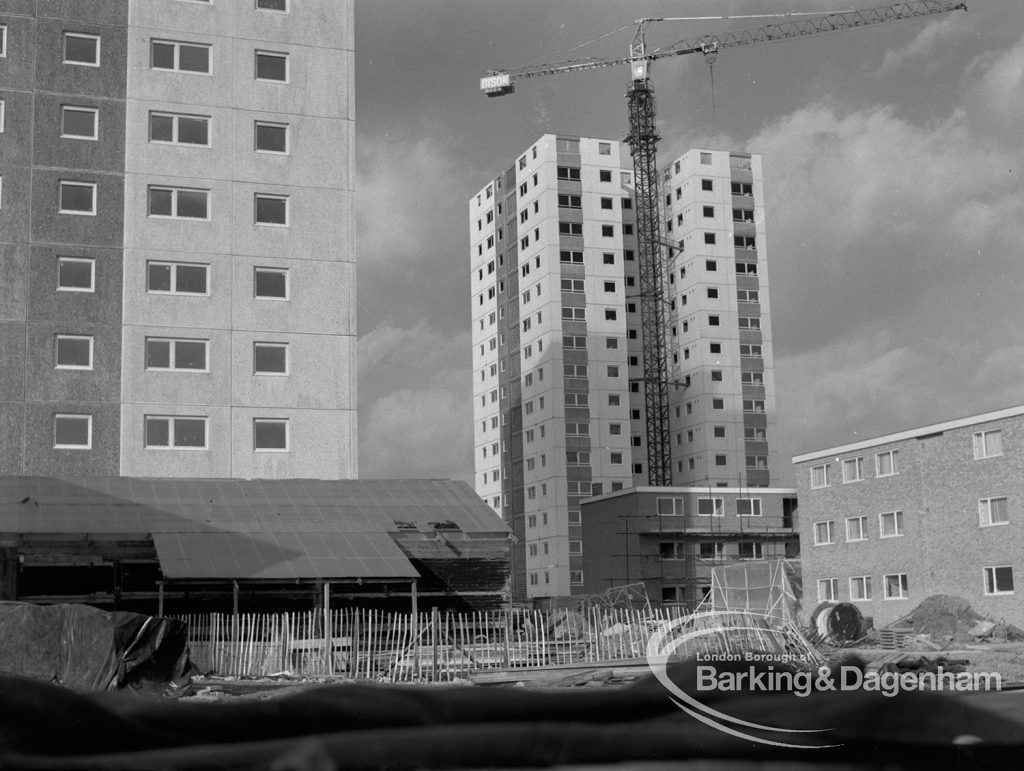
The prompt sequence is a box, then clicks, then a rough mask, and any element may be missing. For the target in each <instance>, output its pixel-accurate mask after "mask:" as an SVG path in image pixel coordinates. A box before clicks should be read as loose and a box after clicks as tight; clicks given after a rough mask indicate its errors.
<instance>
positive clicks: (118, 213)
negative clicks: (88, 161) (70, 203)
mask: <svg viewBox="0 0 1024 771" xmlns="http://www.w3.org/2000/svg"><path fill="white" fill-rule="evenodd" d="M61 180H71V181H76V182H93V183H95V184H96V214H95V215H94V216H87V215H80V214H61V213H60V212H59V206H60V184H59V183H60V181H61ZM123 214H124V177H122V176H121V175H119V174H106V173H100V172H88V171H63V170H60V169H35V170H34V172H33V174H32V240H33V241H35V242H43V243H57V244H88V245H90V246H114V247H120V246H121V243H122V222H123Z"/></svg>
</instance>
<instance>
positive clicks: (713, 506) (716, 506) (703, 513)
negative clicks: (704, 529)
mask: <svg viewBox="0 0 1024 771" xmlns="http://www.w3.org/2000/svg"><path fill="white" fill-rule="evenodd" d="M697 516H698V517H724V516H725V505H724V499H722V498H698V499H697Z"/></svg>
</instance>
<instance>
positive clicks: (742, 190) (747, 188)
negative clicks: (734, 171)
mask: <svg viewBox="0 0 1024 771" xmlns="http://www.w3.org/2000/svg"><path fill="white" fill-rule="evenodd" d="M732 194H733V195H745V196H752V195H753V194H754V186H753V185H752V184H750V183H749V182H733V183H732Z"/></svg>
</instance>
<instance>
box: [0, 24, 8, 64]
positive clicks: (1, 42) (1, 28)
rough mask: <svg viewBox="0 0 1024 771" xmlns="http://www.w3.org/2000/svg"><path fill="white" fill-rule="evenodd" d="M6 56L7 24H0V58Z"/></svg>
mask: <svg viewBox="0 0 1024 771" xmlns="http://www.w3.org/2000/svg"><path fill="white" fill-rule="evenodd" d="M6 58H7V25H6V24H0V59H6Z"/></svg>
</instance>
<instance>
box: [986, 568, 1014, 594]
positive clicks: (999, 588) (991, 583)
mask: <svg viewBox="0 0 1024 771" xmlns="http://www.w3.org/2000/svg"><path fill="white" fill-rule="evenodd" d="M985 594H1013V568H1012V567H1009V566H1006V567H998V568H985Z"/></svg>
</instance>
